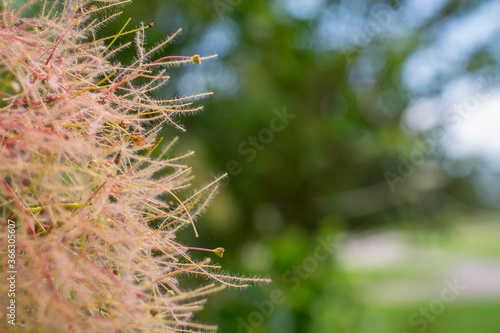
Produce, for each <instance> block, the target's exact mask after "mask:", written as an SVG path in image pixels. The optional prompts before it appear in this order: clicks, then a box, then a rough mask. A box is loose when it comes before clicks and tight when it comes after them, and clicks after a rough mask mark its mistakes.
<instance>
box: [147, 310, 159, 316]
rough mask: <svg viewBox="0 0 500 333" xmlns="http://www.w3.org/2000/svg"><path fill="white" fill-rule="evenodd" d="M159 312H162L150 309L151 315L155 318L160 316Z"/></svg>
mask: <svg viewBox="0 0 500 333" xmlns="http://www.w3.org/2000/svg"><path fill="white" fill-rule="evenodd" d="M158 312H160V311H158V310H157V309H150V310H149V313H150V314H151V315H152V316H153V317H154V316H156V315H157V314H158Z"/></svg>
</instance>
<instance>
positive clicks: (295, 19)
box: [100, 0, 500, 333]
mask: <svg viewBox="0 0 500 333" xmlns="http://www.w3.org/2000/svg"><path fill="white" fill-rule="evenodd" d="M121 10H123V11H124V13H123V15H121V17H120V18H119V19H117V20H115V21H113V22H112V23H110V24H109V25H108V26H107V28H106V31H104V30H103V31H101V32H100V33H101V34H102V35H105V34H109V33H116V32H117V31H119V30H120V29H121V27H122V26H123V25H124V23H125V22H126V20H127V19H128V18H129V17H130V18H131V19H132V20H131V23H130V25H129V27H137V26H139V25H140V23H141V22H144V24H145V25H147V24H149V23H151V22H153V21H154V22H156V24H155V26H154V28H153V29H148V30H146V32H147V35H146V36H147V37H146V38H147V39H146V42H147V45H150V46H153V45H155V43H157V42H158V41H160V40H161V39H162V38H165V37H167V36H169V35H170V34H172V33H174V32H175V31H176V30H177V29H178V28H182V33H181V35H180V36H179V37H178V38H176V39H175V41H174V42H173V43H172V44H170V46H168V47H167V48H165V49H164V50H163V52H162V53H161V54H160V55H158V56H165V55H183V56H191V55H194V54H200V55H201V56H209V55H213V54H217V55H218V57H217V58H216V59H211V60H208V61H204V62H202V64H201V66H198V65H195V64H193V65H189V66H183V67H180V68H171V69H169V75H170V76H171V77H172V80H171V82H170V83H169V84H168V85H167V86H166V87H165V88H164V89H162V90H161V91H158V96H162V97H165V96H168V97H174V96H178V95H181V96H186V95H190V94H196V93H202V92H206V91H212V92H214V95H213V96H211V97H210V98H208V99H204V100H202V101H199V102H198V103H199V104H200V105H201V104H202V105H204V106H205V109H204V111H202V112H201V113H198V114H196V115H192V116H190V117H186V118H184V119H180V122H181V123H183V124H184V125H185V127H186V129H187V132H186V133H185V134H184V133H181V132H179V131H178V130H176V129H174V128H166V129H165V130H164V133H163V135H164V136H165V138H167V139H169V138H172V137H173V136H176V135H179V136H180V144H178V145H177V146H176V147H175V149H174V150H175V151H174V154H180V153H183V152H186V151H187V150H191V149H192V150H194V151H196V157H194V158H191V159H190V160H189V161H188V162H187V163H189V164H190V165H192V166H193V169H194V174H195V175H196V180H195V185H196V186H201V185H202V184H204V183H206V182H208V181H210V180H212V179H214V178H215V177H216V176H218V175H220V174H222V173H223V172H228V174H229V177H228V178H227V179H226V180H225V181H224V182H223V183H222V188H221V190H220V193H219V195H218V196H217V198H216V199H215V200H214V201H213V202H212V204H211V206H210V207H209V209H208V210H207V212H206V213H205V215H204V216H203V217H201V218H200V219H199V221H198V224H197V228H198V231H199V232H200V237H199V238H195V237H194V235H193V232H192V230H191V229H186V230H185V232H183V233H182V234H181V235H180V241H181V242H182V243H185V244H189V245H191V246H198V247H207V248H215V247H218V246H221V247H224V248H225V249H226V253H225V255H224V257H223V258H221V259H220V260H218V262H219V263H220V264H221V265H222V266H223V267H224V269H225V270H227V271H228V272H230V273H236V274H242V275H245V276H254V275H255V276H268V277H270V278H272V279H273V281H274V282H273V283H272V284H270V285H264V286H254V287H251V288H249V289H246V290H243V291H241V290H225V291H223V292H220V293H218V294H216V295H213V296H211V297H210V300H209V303H208V305H207V307H206V309H205V310H204V311H203V312H201V313H199V314H197V317H196V319H197V320H198V321H200V322H204V323H210V324H218V325H219V327H220V329H219V331H220V332H222V333H229V332H244V333H247V332H256V333H264V332H280V333H281V332H283V333H288V332H290V333H291V332H297V333H299V332H301V333H302V332H346V333H352V332H363V333H364V332H366V333H378V332H381V333H382V332H396V333H404V332H406V333H411V332H428V333H431V332H439V333H448V332H450V333H451V332H453V333H470V332H482V333H490V332H491V333H498V332H500V320H499V316H498V314H499V313H500V242H499V241H498V238H499V234H500V224H499V223H498V217H499V214H498V206H499V205H498V203H499V199H500V172H499V171H500V169H499V163H500V158H499V157H500V131H499V130H498V127H499V125H500V110H499V107H500V90H499V89H498V82H499V59H500V43H499V41H500V20H499V19H498V18H499V17H500V1H481V0H477V1H468V0H448V1H447V0H407V1H370V0H350V1H347V0H346V1H328V0H270V1H249V0H210V1H200V0H182V1H181V0H148V1H139V0H136V1H134V2H133V3H132V4H129V5H127V6H124V7H123V8H122V9H121ZM126 40H127V38H125V37H124V38H123V39H122V42H124V41H126ZM135 55H136V54H135V50H134V49H133V48H130V49H129V50H127V51H125V52H122V53H121V54H120V55H119V57H118V59H117V60H119V61H121V62H123V63H127V62H130V61H131V59H133V57H134V56H135ZM194 255H195V256H196V255H198V254H194ZM201 257H203V253H202V254H200V258H201ZM214 261H217V260H216V259H215V258H214ZM197 283H198V284H199V283H201V282H200V281H199V282H197Z"/></svg>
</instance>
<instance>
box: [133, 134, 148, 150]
mask: <svg viewBox="0 0 500 333" xmlns="http://www.w3.org/2000/svg"><path fill="white" fill-rule="evenodd" d="M130 140H132V143H133V144H134V145H136V146H137V147H140V146H142V145H144V143H145V142H146V140H145V139H144V138H143V137H142V136H140V135H132V137H131V138H130Z"/></svg>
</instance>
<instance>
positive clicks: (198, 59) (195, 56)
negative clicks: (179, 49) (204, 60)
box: [191, 54, 201, 65]
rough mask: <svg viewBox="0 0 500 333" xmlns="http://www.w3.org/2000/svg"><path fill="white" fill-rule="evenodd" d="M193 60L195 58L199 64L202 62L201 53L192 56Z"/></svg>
mask: <svg viewBox="0 0 500 333" xmlns="http://www.w3.org/2000/svg"><path fill="white" fill-rule="evenodd" d="M191 60H193V61H194V62H195V63H197V64H198V65H200V64H201V61H200V55H199V54H195V55H194V56H192V57H191Z"/></svg>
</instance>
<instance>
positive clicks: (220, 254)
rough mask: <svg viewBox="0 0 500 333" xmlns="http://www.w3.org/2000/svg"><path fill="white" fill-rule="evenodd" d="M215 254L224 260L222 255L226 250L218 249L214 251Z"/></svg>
mask: <svg viewBox="0 0 500 333" xmlns="http://www.w3.org/2000/svg"><path fill="white" fill-rule="evenodd" d="M214 253H215V254H216V255H218V256H219V257H221V258H222V255H223V254H224V248H223V247H218V248H216V249H215V250H214Z"/></svg>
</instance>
